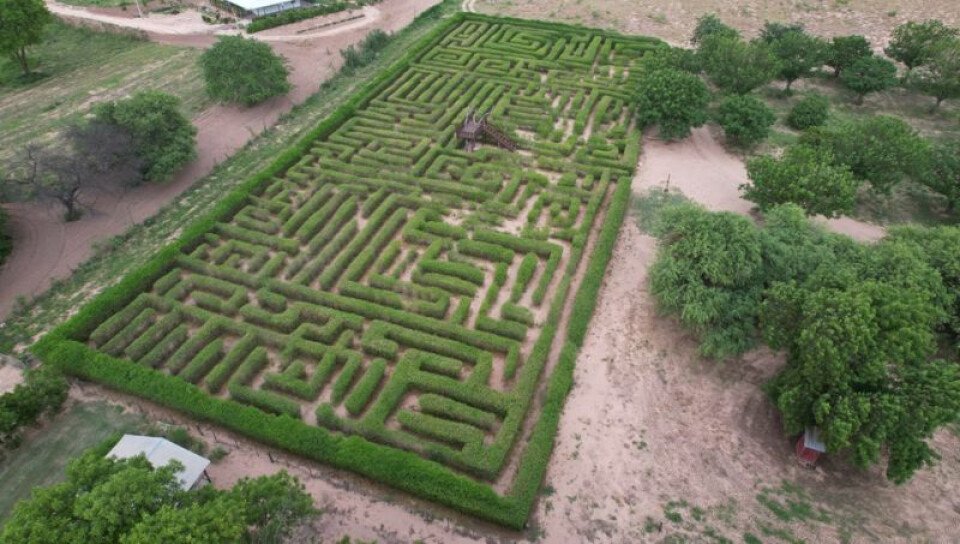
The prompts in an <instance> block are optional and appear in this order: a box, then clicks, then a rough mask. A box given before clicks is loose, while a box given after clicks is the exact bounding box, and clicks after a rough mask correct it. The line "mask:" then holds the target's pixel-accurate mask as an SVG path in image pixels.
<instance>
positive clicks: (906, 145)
mask: <svg viewBox="0 0 960 544" xmlns="http://www.w3.org/2000/svg"><path fill="white" fill-rule="evenodd" d="M800 141H801V143H805V144H808V145H811V146H814V147H820V148H824V149H826V150H828V151H830V152H831V153H832V155H833V157H834V160H835V162H836V163H837V164H844V165H846V166H848V167H849V168H850V171H851V172H853V175H854V177H856V178H857V179H860V180H864V181H869V182H870V184H871V185H872V186H873V188H874V189H875V190H876V191H879V192H880V193H883V194H888V193H889V192H890V190H891V189H892V188H893V186H894V185H896V184H897V183H899V182H901V181H903V180H904V179H915V180H919V179H920V178H921V176H923V174H924V173H925V172H927V171H928V170H929V169H928V165H929V160H930V144H929V143H928V142H927V141H926V140H925V139H924V138H923V137H921V136H920V135H919V134H918V133H917V131H916V130H914V129H913V127H911V126H910V125H908V124H907V123H905V122H904V121H903V120H901V119H899V118H896V117H891V116H888V115H875V116H872V117H867V118H865V119H862V120H858V121H846V122H843V123H837V124H834V125H829V126H824V127H818V128H814V129H811V130H808V131H806V132H805V133H804V134H803V135H802V136H801V137H800Z"/></svg>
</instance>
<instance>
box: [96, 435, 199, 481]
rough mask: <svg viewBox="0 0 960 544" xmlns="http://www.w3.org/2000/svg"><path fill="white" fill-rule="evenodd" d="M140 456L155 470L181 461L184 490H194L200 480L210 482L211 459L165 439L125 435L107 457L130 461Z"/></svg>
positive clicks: (179, 475) (179, 478)
mask: <svg viewBox="0 0 960 544" xmlns="http://www.w3.org/2000/svg"><path fill="white" fill-rule="evenodd" d="M138 455H143V456H144V457H146V458H147V461H149V462H150V464H151V465H152V466H153V468H160V467H163V466H166V465H167V463H169V462H170V461H172V460H176V461H179V462H180V464H181V465H183V469H182V470H181V471H180V472H178V473H177V479H178V480H179V481H180V487H181V488H182V489H184V490H189V489H192V488H193V487H194V486H196V485H197V483H198V482H199V481H200V480H206V481H208V482H209V481H210V477H209V476H207V466H208V465H210V460H209V459H207V458H206V457H201V456H199V455H197V454H196V453H193V452H192V451H190V450H188V449H186V448H181V447H180V446H178V445H176V444H174V443H173V442H170V441H169V440H167V439H165V438H159V437H156V436H140V435H136V434H125V435H123V438H121V439H120V441H119V442H117V445H116V446H114V447H113V449H112V450H110V453H108V454H107V457H113V458H114V459H129V458H131V457H136V456H138Z"/></svg>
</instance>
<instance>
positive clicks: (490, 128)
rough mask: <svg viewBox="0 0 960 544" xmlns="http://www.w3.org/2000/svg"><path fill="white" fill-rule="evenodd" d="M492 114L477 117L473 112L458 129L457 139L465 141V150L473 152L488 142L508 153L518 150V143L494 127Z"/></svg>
mask: <svg viewBox="0 0 960 544" xmlns="http://www.w3.org/2000/svg"><path fill="white" fill-rule="evenodd" d="M489 117H490V112H487V113H484V114H483V115H477V114H475V113H474V111H473V110H470V112H469V113H467V118H466V119H465V120H464V121H463V124H462V125H460V128H458V129H457V138H458V139H460V140H463V142H464V144H463V145H464V148H465V149H466V150H467V151H473V150H474V149H476V148H477V144H478V143H480V142H487V143H490V144H493V145H495V146H497V147H501V148H503V149H506V150H508V151H516V150H517V142H515V141H513V139H512V138H511V137H509V136H507V135H506V133H504V132H503V131H502V130H500V129H499V128H497V127H496V126H494V125H493V123H491V122H490V120H489Z"/></svg>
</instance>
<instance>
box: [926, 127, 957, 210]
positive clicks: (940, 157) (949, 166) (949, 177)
mask: <svg viewBox="0 0 960 544" xmlns="http://www.w3.org/2000/svg"><path fill="white" fill-rule="evenodd" d="M919 181H920V182H921V183H923V184H924V185H926V186H927V187H929V188H930V189H932V190H933V191H934V192H936V193H939V194H941V195H943V196H944V197H946V199H947V207H948V210H949V211H951V212H956V211H957V210H960V139H956V140H948V141H944V142H940V143H938V144H936V145H934V146H933V148H932V149H931V152H930V160H929V161H928V162H927V169H926V171H925V172H924V173H923V174H922V176H921V177H920V180H919Z"/></svg>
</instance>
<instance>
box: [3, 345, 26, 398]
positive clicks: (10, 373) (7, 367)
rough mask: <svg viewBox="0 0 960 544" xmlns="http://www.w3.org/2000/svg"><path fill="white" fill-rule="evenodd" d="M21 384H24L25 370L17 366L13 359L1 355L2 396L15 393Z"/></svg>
mask: <svg viewBox="0 0 960 544" xmlns="http://www.w3.org/2000/svg"><path fill="white" fill-rule="evenodd" d="M21 382H23V370H21V369H20V367H19V366H16V364H15V363H14V362H13V360H12V358H10V357H7V356H5V355H0V395H2V394H4V393H6V392H8V391H13V389H14V388H15V387H17V384H19V383H21Z"/></svg>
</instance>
